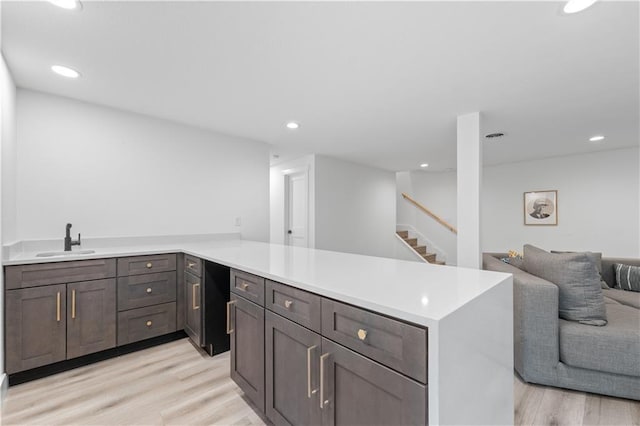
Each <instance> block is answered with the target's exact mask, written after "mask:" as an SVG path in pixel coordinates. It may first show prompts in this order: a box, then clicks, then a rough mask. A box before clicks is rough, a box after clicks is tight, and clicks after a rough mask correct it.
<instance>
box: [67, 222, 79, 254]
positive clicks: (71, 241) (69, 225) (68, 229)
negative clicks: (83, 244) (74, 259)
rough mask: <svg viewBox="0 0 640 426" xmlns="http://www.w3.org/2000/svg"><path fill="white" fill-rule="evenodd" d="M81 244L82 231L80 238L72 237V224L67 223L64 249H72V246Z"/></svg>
mask: <svg viewBox="0 0 640 426" xmlns="http://www.w3.org/2000/svg"><path fill="white" fill-rule="evenodd" d="M79 245H80V233H78V239H77V240H75V241H74V240H72V239H71V224H70V223H67V235H66V236H65V237H64V251H71V247H72V246H79Z"/></svg>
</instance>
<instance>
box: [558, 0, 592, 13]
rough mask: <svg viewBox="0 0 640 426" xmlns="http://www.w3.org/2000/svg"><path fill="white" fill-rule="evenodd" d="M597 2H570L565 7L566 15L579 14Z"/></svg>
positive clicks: (573, 0)
mask: <svg viewBox="0 0 640 426" xmlns="http://www.w3.org/2000/svg"><path fill="white" fill-rule="evenodd" d="M596 1H597V0H569V1H568V2H567V4H565V5H564V9H563V10H564V13H577V12H581V11H583V10H585V9H586V8H588V7H589V6H591V5H592V4H594V3H595V2H596Z"/></svg>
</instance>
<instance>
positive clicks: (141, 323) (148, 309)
mask: <svg viewBox="0 0 640 426" xmlns="http://www.w3.org/2000/svg"><path fill="white" fill-rule="evenodd" d="M177 263H178V255H176V254H159V255H151V256H134V257H124V258H121V259H118V314H117V315H118V325H117V330H118V333H117V344H118V346H120V345H126V344H129V343H134V342H138V341H141V340H146V339H150V338H152V337H156V336H161V335H163V334H169V333H173V332H174V331H176V330H177V328H176V327H177V315H176V311H177V309H178V306H177V305H178V303H181V302H180V301H179V300H178V289H177V279H176V278H177V276H176V266H177Z"/></svg>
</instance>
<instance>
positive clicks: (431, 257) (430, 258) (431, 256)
mask: <svg viewBox="0 0 640 426" xmlns="http://www.w3.org/2000/svg"><path fill="white" fill-rule="evenodd" d="M422 257H424V258H425V259H426V260H427V262H429V263H435V262H436V254H435V253H426V254H423V255H422Z"/></svg>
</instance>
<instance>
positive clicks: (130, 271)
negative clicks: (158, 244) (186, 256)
mask: <svg viewBox="0 0 640 426" xmlns="http://www.w3.org/2000/svg"><path fill="white" fill-rule="evenodd" d="M175 270H176V255H175V254H159V255H153V256H136V257H123V258H121V259H118V276H119V277H126V276H128V275H139V274H149V273H151V272H167V271H175Z"/></svg>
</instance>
